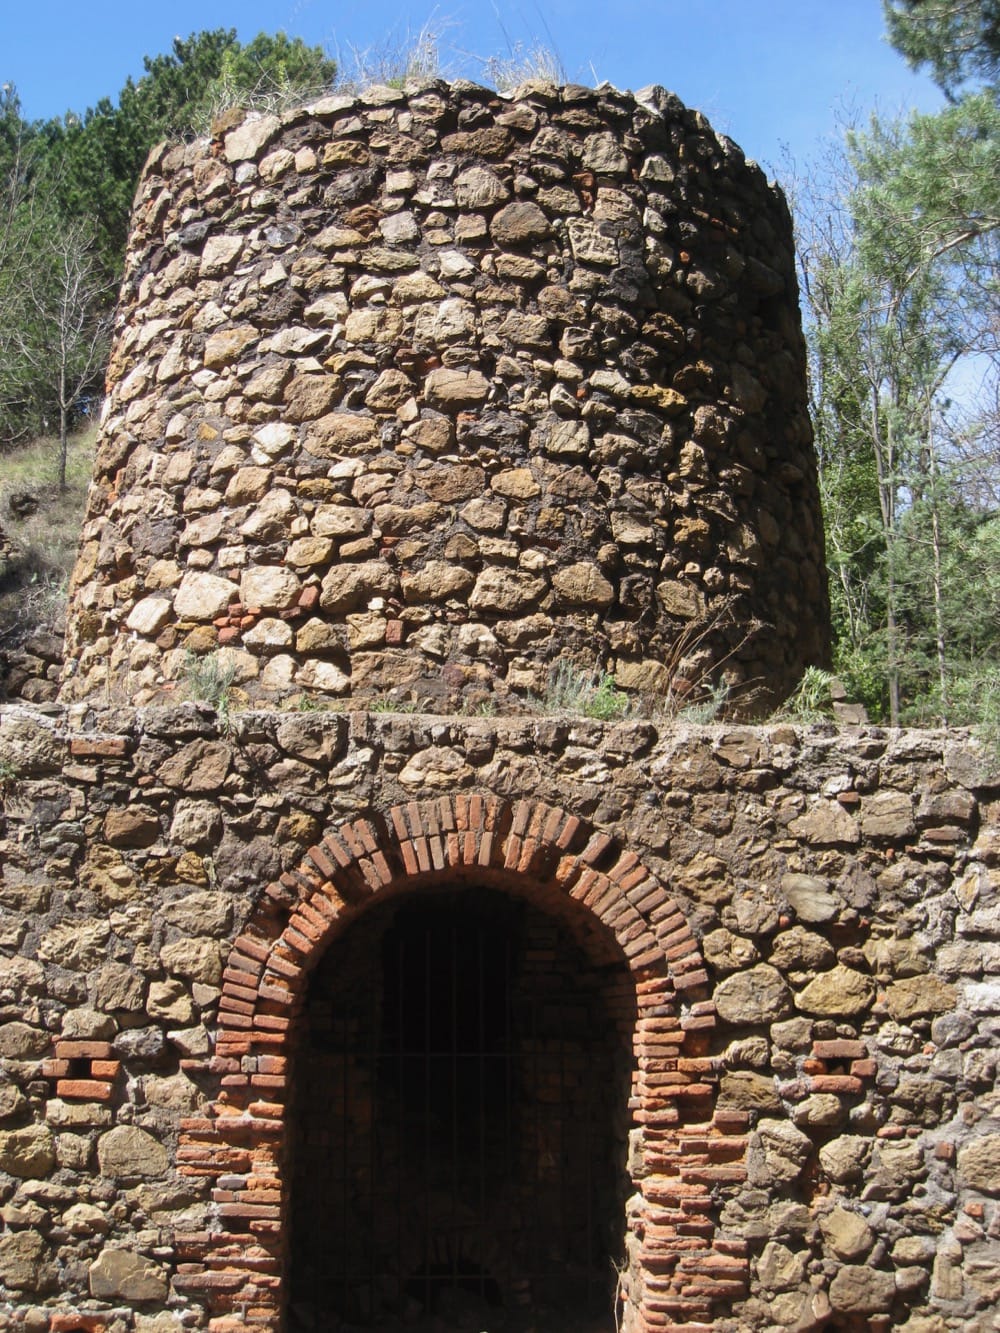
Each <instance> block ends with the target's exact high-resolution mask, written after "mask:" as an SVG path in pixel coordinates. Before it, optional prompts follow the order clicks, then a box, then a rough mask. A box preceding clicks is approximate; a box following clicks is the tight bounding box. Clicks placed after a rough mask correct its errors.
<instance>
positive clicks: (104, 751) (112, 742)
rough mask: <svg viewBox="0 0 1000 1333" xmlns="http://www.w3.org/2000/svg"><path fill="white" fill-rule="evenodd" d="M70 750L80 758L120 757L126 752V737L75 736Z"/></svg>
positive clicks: (70, 744)
mask: <svg viewBox="0 0 1000 1333" xmlns="http://www.w3.org/2000/svg"><path fill="white" fill-rule="evenodd" d="M69 752H70V754H72V755H74V756H75V757H76V758H78V759H118V758H120V757H121V756H122V755H123V754H124V753H125V737H124V736H88V737H74V738H73V739H72V740H71V741H70V743H69Z"/></svg>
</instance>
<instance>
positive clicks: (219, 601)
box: [174, 570, 239, 621]
mask: <svg viewBox="0 0 1000 1333" xmlns="http://www.w3.org/2000/svg"><path fill="white" fill-rule="evenodd" d="M238 592H239V590H238V589H237V587H236V585H235V584H234V583H230V582H229V580H228V579H220V578H219V577H218V575H216V574H203V573H199V572H198V571H191V570H189V571H188V573H186V574H185V575H184V577H183V578H182V579H181V583H180V587H179V588H178V589H177V591H176V593H175V594H174V612H175V614H176V615H178V616H180V618H181V619H182V620H200V621H208V620H214V619H215V618H216V616H220V615H222V614H223V613H224V612H225V611H226V610H228V608H229V604H230V602H235V601H236V600H237V597H238Z"/></svg>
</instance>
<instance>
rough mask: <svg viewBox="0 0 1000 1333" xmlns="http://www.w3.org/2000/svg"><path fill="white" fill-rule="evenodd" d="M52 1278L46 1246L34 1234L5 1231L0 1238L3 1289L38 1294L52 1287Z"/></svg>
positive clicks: (0, 1278) (52, 1265)
mask: <svg viewBox="0 0 1000 1333" xmlns="http://www.w3.org/2000/svg"><path fill="white" fill-rule="evenodd" d="M55 1277H56V1270H55V1266H54V1264H52V1263H51V1262H50V1254H49V1250H48V1247H47V1246H46V1244H45V1241H44V1240H43V1239H42V1237H41V1236H40V1235H39V1234H38V1232H37V1231H30V1230H28V1231H9V1232H8V1233H7V1234H6V1235H5V1236H0V1282H2V1283H3V1284H4V1286H7V1287H10V1288H11V1289H12V1290H13V1291H24V1292H30V1293H36V1292H37V1293H38V1294H39V1295H42V1294H43V1293H44V1292H46V1291H48V1290H50V1288H51V1287H52V1286H53V1285H54V1283H55ZM46 1326H47V1325H46Z"/></svg>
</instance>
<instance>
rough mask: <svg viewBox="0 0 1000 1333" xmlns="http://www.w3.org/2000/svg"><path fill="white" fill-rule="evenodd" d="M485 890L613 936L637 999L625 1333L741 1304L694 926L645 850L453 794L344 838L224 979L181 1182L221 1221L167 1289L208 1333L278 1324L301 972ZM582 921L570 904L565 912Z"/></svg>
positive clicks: (292, 875) (287, 882)
mask: <svg viewBox="0 0 1000 1333" xmlns="http://www.w3.org/2000/svg"><path fill="white" fill-rule="evenodd" d="M473 876H474V877H475V880H476V882H477V883H486V884H490V883H492V884H496V885H500V886H501V887H505V888H507V889H510V890H512V891H514V892H519V893H523V894H524V895H525V896H527V897H529V898H530V899H531V900H532V901H534V902H535V903H536V904H537V905H538V906H540V907H542V908H543V909H546V910H550V911H554V912H556V913H557V914H558V910H559V905H560V903H561V902H562V903H564V904H565V911H569V912H573V911H575V912H576V913H577V914H578V916H579V919H580V920H582V921H584V922H585V923H586V924H587V925H589V927H590V928H591V929H592V931H593V932H594V934H595V935H596V936H597V937H598V939H599V938H601V937H603V938H604V940H605V941H609V940H614V942H615V944H616V946H617V948H614V949H613V952H614V953H615V954H616V955H620V957H621V958H622V959H623V960H624V962H625V964H626V965H627V967H628V970H629V973H630V975H631V977H632V980H633V983H634V986H635V999H636V1020H635V1030H634V1033H633V1035H632V1047H633V1065H632V1068H633V1073H632V1089H631V1096H630V1099H629V1109H630V1111H631V1118H632V1124H633V1127H634V1132H633V1141H632V1144H631V1151H630V1172H631V1177H632V1181H633V1186H634V1190H635V1194H634V1195H633V1199H632V1200H631V1201H630V1205H629V1218H628V1229H629V1231H630V1232H631V1233H633V1236H634V1240H633V1241H632V1242H631V1243H630V1245H629V1250H630V1256H631V1265H630V1269H629V1271H628V1272H627V1273H626V1274H625V1275H624V1276H623V1282H622V1285H623V1294H624V1295H625V1296H626V1297H627V1300H626V1305H625V1313H624V1323H623V1328H624V1329H626V1330H628V1333H652V1330H668V1329H672V1328H684V1329H689V1330H691V1333H695V1330H698V1329H704V1328H708V1327H710V1325H709V1324H708V1323H706V1322H705V1321H707V1320H710V1319H711V1316H712V1307H713V1305H714V1304H715V1303H716V1302H718V1301H722V1300H730V1299H733V1298H735V1297H737V1296H742V1295H743V1294H744V1293H745V1278H746V1266H747V1265H746V1259H745V1256H744V1255H743V1254H742V1253H741V1252H740V1246H739V1245H738V1244H737V1243H732V1242H730V1243H728V1244H727V1243H726V1242H725V1241H723V1240H721V1239H720V1238H718V1237H717V1236H716V1234H715V1226H714V1223H713V1221H712V1218H711V1213H712V1211H713V1207H714V1204H713V1189H716V1188H717V1187H719V1186H724V1185H725V1184H727V1183H734V1182H738V1181H739V1180H740V1179H742V1177H743V1175H744V1174H745V1172H744V1169H743V1166H742V1160H743V1156H744V1151H745V1146H746V1145H745V1138H744V1136H743V1131H744V1129H745V1118H744V1117H741V1116H739V1115H734V1114H733V1113H729V1114H728V1115H727V1114H725V1113H723V1112H721V1111H718V1110H716V1109H715V1108H714V1101H715V1095H714V1094H715V1090H716V1083H717V1070H716V1064H717V1062H716V1061H715V1060H714V1059H712V1058H711V1056H710V1055H709V1054H708V1053H707V1042H706V1036H707V1034H709V1033H710V1032H711V1029H712V1028H713V1027H714V1024H715V1010H714V1006H713V1004H712V1003H711V1000H710V999H709V998H708V982H709V978H708V974H707V972H706V971H705V968H704V963H703V959H702V955H701V951H700V948H699V946H698V942H697V940H696V939H695V937H694V935H693V934H692V932H691V929H690V927H689V925H688V922H687V920H686V918H685V916H684V913H683V912H682V910H681V909H680V907H679V906H678V905H677V903H676V902H675V901H674V900H673V899H672V898H671V896H670V894H669V892H668V890H667V889H666V888H665V886H664V885H663V884H662V883H661V882H660V881H659V880H658V879H657V878H656V877H655V876H654V875H653V874H651V873H650V871H649V870H648V869H647V868H646V867H645V866H644V865H643V863H642V862H641V861H640V860H639V858H638V857H637V856H635V855H634V853H632V852H630V851H628V850H625V849H623V848H622V847H621V846H620V845H619V844H618V843H617V842H616V841H615V840H614V839H613V838H612V837H610V836H609V835H608V834H606V833H602V832H600V831H597V830H595V829H594V828H593V827H592V826H591V825H589V824H588V823H587V822H586V821H584V820H582V819H579V818H578V817H576V816H575V815H572V814H569V813H567V812H566V811H565V810H563V809H561V808H559V807H557V806H551V805H547V804H545V803H544V802H541V801H535V800H521V801H516V802H512V803H511V802H507V801H504V800H501V799H499V798H496V797H493V796H479V795H455V796H446V797H441V798H439V799H434V800H425V801H410V802H408V803H406V804H404V805H398V806H395V807H393V808H392V809H391V810H389V811H388V812H387V814H386V815H384V816H369V817H366V818H362V819H356V820H353V821H351V822H348V823H344V824H342V825H340V826H339V827H338V828H337V829H335V830H334V831H332V832H331V833H329V834H328V835H327V836H326V837H325V838H324V839H323V840H322V842H320V843H318V844H317V845H316V846H314V847H312V848H310V849H309V851H308V852H307V853H306V854H305V856H304V857H303V859H302V861H301V863H300V864H299V866H298V867H297V868H296V869H294V870H292V871H288V872H286V873H285V874H283V875H282V876H281V877H280V879H279V880H277V881H275V882H274V883H272V884H270V885H269V886H268V887H267V889H266V890H265V892H264V894H263V895H262V897H261V900H260V901H259V903H258V905H257V907H256V909H255V910H254V912H253V913H252V915H251V917H250V920H249V921H248V923H247V925H246V927H245V928H244V930H243V931H242V933H241V934H240V935H239V937H238V938H237V939H236V940H235V942H234V944H233V946H232V950H231V952H230V955H229V959H228V963H227V966H226V969H225V972H224V978H223V990H222V997H221V1001H220V1012H219V1023H218V1032H217V1039H216V1046H215V1054H214V1056H213V1057H212V1059H211V1061H210V1062H209V1065H208V1068H209V1071H210V1072H211V1073H212V1074H214V1075H216V1076H217V1078H218V1096H217V1099H216V1101H215V1102H214V1103H213V1104H212V1105H211V1106H210V1108H209V1110H208V1114H207V1115H205V1116H203V1117H198V1118H194V1117H192V1118H189V1119H186V1120H184V1121H183V1122H182V1126H181V1137H180V1143H179V1147H178V1168H179V1170H180V1171H181V1172H182V1173H184V1174H188V1175H194V1176H199V1177H202V1178H205V1177H207V1178H208V1179H209V1181H210V1182H211V1183H212V1194H211V1197H212V1203H213V1209H212V1214H213V1216H212V1221H211V1224H210V1226H209V1229H208V1231H207V1232H203V1233H199V1234H198V1235H197V1236H187V1237H185V1236H184V1235H183V1234H179V1235H178V1236H177V1238H176V1242H177V1244H176V1248H177V1257H178V1260H179V1261H180V1264H181V1267H180V1268H179V1270H178V1273H177V1275H176V1276H175V1279H174V1281H175V1286H177V1288H178V1289H179V1290H183V1291H185V1292H188V1293H190V1294H191V1295H197V1294H201V1295H203V1297H204V1298H205V1299H206V1301H207V1303H208V1305H209V1308H210V1310H211V1311H213V1313H214V1317H213V1318H212V1320H211V1322H210V1325H209V1327H210V1328H211V1329H212V1330H214V1331H215V1333H235V1330H237V1329H246V1328H247V1327H256V1328H260V1329H266V1330H273V1331H274V1333H277V1331H278V1330H280V1329H281V1328H282V1327H283V1323H282V1313H281V1312H282V1301H283V1291H282V1275H283V1268H284V1259H285V1253H284V1246H285V1241H286V1228H285V1226H284V1220H285V1216H286V1209H287V1184H286V1181H285V1180H284V1178H283V1166H284V1162H285V1146H286V1145H285V1137H286V1136H285V1099H286V1093H287V1090H288V1088H287V1077H288V1052H289V1041H290V1037H291V1034H292V1032H293V1029H294V1024H295V1019H296V1015H297V1013H298V1011H299V1009H300V1007H301V1005H302V1003H303V1001H304V998H305V991H306V985H307V981H308V976H309V973H310V972H311V970H312V968H313V967H314V966H315V965H316V963H317V962H318V961H319V959H320V957H321V956H322V954H323V953H324V951H325V949H326V946H327V945H328V943H329V942H330V941H331V939H332V938H333V937H334V935H336V934H339V933H340V932H342V931H343V930H345V929H346V928H347V927H348V926H349V925H350V923H351V922H352V921H354V920H356V919H357V917H358V915H359V914H360V913H361V912H363V911H364V910H365V909H366V907H368V906H369V905H371V904H372V903H373V902H374V901H375V900H376V899H377V898H378V897H379V896H380V895H382V896H383V897H384V896H386V895H389V894H392V893H399V892H403V891H407V890H411V891H412V890H414V889H419V888H420V886H421V885H425V886H426V885H429V884H440V883H442V882H446V881H447V880H448V879H453V880H459V881H460V880H462V879H463V878H472V877H473ZM571 905H574V906H571Z"/></svg>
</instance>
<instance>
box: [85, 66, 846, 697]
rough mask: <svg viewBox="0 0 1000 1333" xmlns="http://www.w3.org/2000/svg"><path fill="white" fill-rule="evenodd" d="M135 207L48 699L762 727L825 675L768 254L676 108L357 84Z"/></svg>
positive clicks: (781, 213)
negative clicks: (560, 665) (755, 720)
mask: <svg viewBox="0 0 1000 1333" xmlns="http://www.w3.org/2000/svg"><path fill="white" fill-rule="evenodd" d="M216 131H217V132H216V134H215V137H213V138H212V139H211V140H210V141H199V142H198V143H195V144H191V145H189V146H187V147H185V146H175V147H167V146H163V147H162V148H160V149H158V150H156V151H154V153H153V155H152V157H151V159H150V162H149V164H148V166H147V169H146V173H145V176H144V178H143V181H142V184H141V186H140V189H139V194H138V197H137V201H136V209H135V214H134V219H133V232H132V241H131V245H130V249H129V255H128V260H127V272H126V278H125V284H124V288H123V293H122V302H121V306H120V309H119V324H118V334H117V339H116V344H115V349H114V352H113V355H112V360H111V366H110V370H109V389H110V394H109V398H108V402H107V408H106V414H105V418H104V423H103V428H102V435H101V443H100V446H99V450H98V457H97V465H96V471H95V478H94V485H93V489H92V493H91V497H90V505H89V510H88V516H87V519H86V523H85V526H84V533H83V546H82V550H81V555H80V561H79V564H78V566H77V570H76V574H75V579H74V592H73V598H72V603H71V611H70V630H69V641H68V646H69V661H70V672H71V673H72V674H71V675H70V676H69V678H68V679H67V680H66V682H65V684H64V687H63V693H64V697H65V698H66V699H68V700H71V699H79V698H90V699H103V700H104V701H105V702H112V701H123V702H135V703H139V704H142V703H148V702H151V701H160V702H163V701H164V698H165V695H164V691H169V690H170V689H172V688H174V687H175V686H176V684H177V683H178V681H183V679H184V677H185V673H186V672H187V673H190V669H191V660H192V655H194V656H195V657H198V656H203V655H205V654H208V653H213V652H215V651H217V650H219V651H220V653H221V658H220V661H221V664H222V665H223V666H224V668H225V670H226V671H228V672H230V673H235V679H236V684H237V685H238V687H239V688H240V689H242V691H243V692H244V694H245V696H246V697H247V698H248V699H249V700H250V701H254V700H259V701H261V702H263V703H265V704H266V703H268V702H269V701H270V702H274V701H276V700H280V699H283V698H289V697H293V696H295V695H297V694H303V693H305V694H306V695H308V696H317V695H318V696H324V695H325V696H330V695H334V696H339V695H350V696H351V697H352V698H353V699H355V700H357V701H369V702H371V701H374V700H382V699H384V698H386V697H387V696H388V697H392V698H396V699H408V700H411V701H413V702H416V703H418V704H419V705H420V706H421V707H422V708H425V709H427V710H429V711H441V712H446V711H449V710H453V709H455V708H458V707H460V706H461V705H463V704H464V705H465V706H467V707H469V708H471V709H476V708H478V707H481V706H482V705H484V704H485V705H488V706H493V705H496V704H499V706H501V707H504V708H507V709H509V708H511V707H512V706H513V705H514V703H515V702H516V700H517V699H518V698H523V697H524V695H525V694H526V693H528V692H534V693H536V694H541V693H543V692H544V690H545V688H546V682H547V679H548V676H549V674H550V672H551V669H552V667H553V664H554V663H555V662H556V661H557V660H559V659H560V658H562V660H564V661H565V662H566V663H569V664H574V665H575V667H576V668H577V669H579V670H581V671H584V672H591V671H594V670H598V671H601V672H604V671H610V672H612V673H613V675H614V677H615V680H616V681H617V682H618V684H619V685H620V686H622V687H624V688H626V689H628V690H630V691H633V692H635V693H636V694H647V695H650V696H653V697H654V698H658V699H662V698H663V697H664V696H665V695H667V694H669V693H671V692H673V693H674V694H684V693H691V692H692V691H694V692H695V693H697V692H699V691H700V690H703V689H706V688H708V687H710V686H712V685H717V684H718V683H719V682H720V680H724V682H725V683H726V684H727V685H728V687H729V689H730V692H731V697H732V700H733V701H734V704H735V706H737V707H738V708H740V709H742V710H743V711H744V712H753V711H757V712H760V711H766V706H767V704H768V703H769V702H773V701H774V700H776V699H778V698H781V697H784V696H785V695H786V694H787V693H788V692H789V691H790V690H791V689H792V688H793V686H794V685H795V683H796V682H797V680H798V678H799V676H800V675H801V672H802V670H803V668H804V667H805V666H806V665H808V664H810V663H819V664H822V663H823V662H824V660H825V658H826V654H827V651H828V644H827V635H828V627H827V605H826V588H825V578H824V575H823V567H824V566H823V545H822V530H821V519H820V513H819V502H818V494H817V485H816V469H815V460H814V457H813V454H812V449H811V438H812V437H811V429H810V425H809V420H808V416H807V411H806V396H805V373H804V352H803V344H802V338H801V334H800V330H799V319H798V311H797V305H796V301H797V294H796V281H795V271H794V261H793V254H792V236H791V224H790V220H789V217H788V213H787V210H786V208H785V205H784V201H783V200H782V199H781V197H780V195H779V194H778V193H777V191H776V190H775V189H773V188H772V187H769V186H768V185H767V183H766V181H765V179H764V177H763V175H762V174H761V172H760V170H759V169H758V168H757V167H756V165H755V164H753V163H749V162H747V161H746V160H745V159H744V157H743V154H742V153H741V152H740V150H739V149H738V148H737V147H736V146H735V145H734V144H733V143H732V142H731V141H729V140H728V139H726V138H724V137H722V136H719V135H716V134H715V133H714V132H713V131H712V129H711V127H710V126H709V125H708V124H707V122H706V121H705V120H704V118H703V117H702V116H700V115H698V114H697V113H694V112H691V111H688V110H687V109H686V108H684V107H683V106H682V105H681V104H680V103H679V102H678V101H677V100H676V98H674V97H673V96H671V95H669V94H667V93H665V92H664V91H663V90H662V89H659V88H653V89H648V90H646V91H645V92H644V93H640V94H639V95H638V96H636V97H633V96H632V95H631V94H626V93H619V92H617V91H615V90H614V89H611V88H609V87H606V86H605V87H602V88H601V89H598V90H596V91H594V90H589V89H583V88H575V87H567V88H563V89H556V88H554V87H551V86H550V85H543V84H538V85H531V84H529V85H525V86H524V87H523V88H522V89H520V90H519V91H518V92H517V93H516V94H515V95H514V96H513V97H511V98H504V97H500V96H498V95H497V94H495V93H492V92H490V91H489V90H487V89H484V88H478V87H475V86H473V85H469V84H461V83H456V84H454V85H446V84H443V83H433V84H430V85H427V86H426V87H422V88H412V89H409V90H408V91H407V92H406V93H404V92H401V91H396V90H393V89H388V88H382V89H373V90H371V91H370V92H369V93H368V94H366V95H365V96H364V97H362V98H358V99H352V98H349V97H332V98H328V99H326V100H325V101H323V102H319V103H317V104H315V105H314V106H312V107H309V108H304V109H302V110H299V111H294V112H291V113H288V114H286V115H284V116H282V117H280V118H279V117H275V116H265V117H258V118H253V117H251V118H249V119H247V120H246V121H245V122H243V123H235V122H234V120H233V119H229V120H228V121H225V120H224V121H222V122H220V123H219V125H217V127H216Z"/></svg>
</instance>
